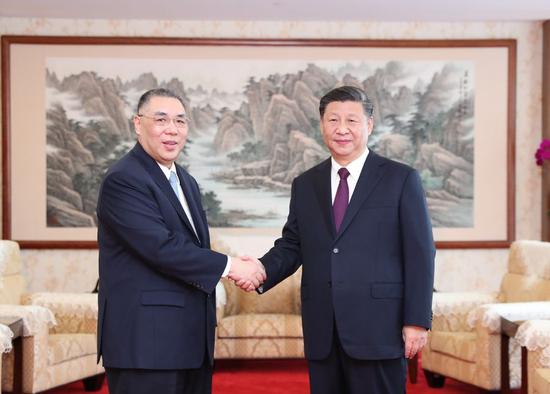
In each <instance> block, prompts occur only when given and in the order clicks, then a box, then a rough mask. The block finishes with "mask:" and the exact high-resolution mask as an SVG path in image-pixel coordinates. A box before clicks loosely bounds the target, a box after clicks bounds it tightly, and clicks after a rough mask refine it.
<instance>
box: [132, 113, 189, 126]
mask: <svg viewBox="0 0 550 394" xmlns="http://www.w3.org/2000/svg"><path fill="white" fill-rule="evenodd" d="M137 116H138V117H140V118H147V119H151V120H152V121H153V123H154V125H155V126H156V127H158V128H162V129H165V128H167V127H168V126H169V125H170V122H174V126H176V128H177V129H184V128H186V127H187V124H188V123H189V119H187V118H186V117H185V116H176V117H175V118H171V117H169V116H166V115H156V116H147V115H141V114H138V115H137Z"/></svg>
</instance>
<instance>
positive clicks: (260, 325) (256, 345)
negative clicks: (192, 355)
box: [214, 269, 304, 359]
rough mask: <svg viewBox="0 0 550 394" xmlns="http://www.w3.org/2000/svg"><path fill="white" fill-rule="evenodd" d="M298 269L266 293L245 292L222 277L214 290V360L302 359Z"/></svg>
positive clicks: (302, 345) (299, 274)
mask: <svg viewBox="0 0 550 394" xmlns="http://www.w3.org/2000/svg"><path fill="white" fill-rule="evenodd" d="M301 272H302V271H301V269H299V270H298V271H297V272H296V273H295V274H294V275H292V276H291V277H290V278H288V279H286V280H285V281H283V282H281V283H280V284H278V285H277V286H276V287H274V288H273V289H271V290H270V291H269V292H267V293H266V294H263V295H259V294H257V293H255V292H252V293H246V292H244V291H242V290H240V289H238V288H237V287H236V286H235V285H234V284H233V283H232V282H230V281H228V280H225V279H223V280H222V281H221V282H220V284H219V285H218V289H217V300H218V308H217V317H218V327H217V330H216V348H215V354H214V356H215V357H216V358H218V359H230V358H239V359H250V358H303V357H304V344H303V335H302V318H301V315H300V313H301V311H300V308H301V301H300V280H301Z"/></svg>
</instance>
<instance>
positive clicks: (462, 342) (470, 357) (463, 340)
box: [431, 331, 477, 363]
mask: <svg viewBox="0 0 550 394" xmlns="http://www.w3.org/2000/svg"><path fill="white" fill-rule="evenodd" d="M431 348H432V349H433V350H434V351H436V352H439V353H442V354H446V355H448V356H451V357H455V358H458V359H459V360H464V361H469V362H472V363H475V361H476V356H477V353H476V352H477V349H476V334H475V333H470V332H446V331H434V332H433V334H432V340H431Z"/></svg>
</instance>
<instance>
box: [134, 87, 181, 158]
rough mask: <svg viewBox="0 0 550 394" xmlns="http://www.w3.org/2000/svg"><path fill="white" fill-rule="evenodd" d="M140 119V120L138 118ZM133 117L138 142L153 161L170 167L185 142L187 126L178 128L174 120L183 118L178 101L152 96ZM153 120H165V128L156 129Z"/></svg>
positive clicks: (158, 127) (171, 98) (157, 127)
mask: <svg viewBox="0 0 550 394" xmlns="http://www.w3.org/2000/svg"><path fill="white" fill-rule="evenodd" d="M138 115H143V116H138ZM138 115H136V116H134V127H135V129H136V134H137V135H138V141H139V143H140V144H141V146H142V147H143V149H144V150H145V152H147V153H148V154H149V156H151V157H152V158H153V159H155V160H156V161H157V162H159V163H160V164H162V165H163V166H166V167H171V166H172V163H174V161H175V160H176V158H177V157H178V155H179V154H180V152H181V150H182V149H183V147H184V146H185V142H186V140H187V132H188V128H187V125H186V126H185V127H183V128H177V127H176V125H175V123H174V119H176V118H179V117H182V118H185V116H186V115H185V109H184V108H183V105H181V103H180V101H179V100H178V99H175V98H173V97H162V96H154V97H151V99H150V100H149V102H148V103H147V104H146V105H145V106H144V107H142V108H141V110H140V113H139V114H138ZM155 117H168V118H169V119H170V121H169V122H168V125H166V126H157V125H155V121H154V118H155Z"/></svg>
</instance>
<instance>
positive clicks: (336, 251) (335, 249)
mask: <svg viewBox="0 0 550 394" xmlns="http://www.w3.org/2000/svg"><path fill="white" fill-rule="evenodd" d="M338 252H340V250H339V249H338V248H334V249H332V253H335V254H337V253H338Z"/></svg>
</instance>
